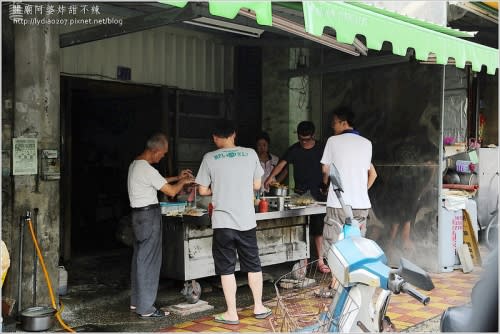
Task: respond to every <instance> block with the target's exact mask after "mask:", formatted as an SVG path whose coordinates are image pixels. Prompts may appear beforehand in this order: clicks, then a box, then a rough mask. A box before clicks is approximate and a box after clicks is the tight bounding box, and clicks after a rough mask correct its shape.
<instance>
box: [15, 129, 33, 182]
mask: <svg viewBox="0 0 500 334" xmlns="http://www.w3.org/2000/svg"><path fill="white" fill-rule="evenodd" d="M37 143H38V141H37V139H36V138H13V139H12V174H13V175H35V174H38V155H37Z"/></svg>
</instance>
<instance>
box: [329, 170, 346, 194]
mask: <svg viewBox="0 0 500 334" xmlns="http://www.w3.org/2000/svg"><path fill="white" fill-rule="evenodd" d="M329 176H330V182H331V183H332V186H333V190H337V189H338V190H340V191H342V192H343V190H342V181H340V173H339V170H338V169H337V167H335V164H333V163H332V164H330V173H329Z"/></svg>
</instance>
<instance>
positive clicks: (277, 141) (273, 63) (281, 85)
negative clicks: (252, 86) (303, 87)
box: [262, 48, 290, 156]
mask: <svg viewBox="0 0 500 334" xmlns="http://www.w3.org/2000/svg"><path fill="white" fill-rule="evenodd" d="M288 55H289V51H288V49H285V48H263V50H262V59H263V64H262V130H263V131H266V132H268V133H269V136H270V137H271V147H270V149H269V150H270V152H271V153H273V154H276V155H278V156H282V155H283V153H285V150H286V149H287V148H288V143H289V140H290V138H289V132H288V130H289V127H288V124H289V122H290V115H289V112H288V109H289V102H288V101H289V90H288V81H287V80H286V79H282V78H280V77H279V73H280V72H281V71H286V70H287V69H288Z"/></svg>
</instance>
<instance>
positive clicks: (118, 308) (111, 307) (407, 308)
mask: <svg viewBox="0 0 500 334" xmlns="http://www.w3.org/2000/svg"><path fill="white" fill-rule="evenodd" d="M130 253H131V251H130V250H129V249H122V250H117V251H114V252H110V253H109V254H107V255H105V256H102V255H100V256H99V257H97V256H96V257H93V256H85V257H80V258H78V259H75V261H73V262H72V264H71V266H69V267H68V271H69V279H68V294H67V295H66V296H63V297H61V301H62V303H63V304H64V309H63V312H62V316H63V319H64V320H65V322H66V323H67V324H68V325H69V326H71V327H73V328H75V329H76V330H77V331H94V332H155V331H162V332H174V331H191V332H200V331H203V332H210V331H226V332H232V331H241V332H243V331H245V332H248V331H251V332H260V331H270V330H271V327H270V324H269V321H268V320H256V319H254V317H253V315H252V309H251V308H249V307H250V306H251V305H252V299H251V293H250V290H249V288H248V286H246V285H243V286H241V287H239V288H238V307H240V312H239V314H240V317H241V323H240V325H238V326H231V325H221V324H219V323H216V322H214V321H213V320H212V319H213V315H214V314H216V313H220V312H223V311H224V308H225V304H224V300H223V297H222V291H221V290H220V289H219V288H218V287H217V285H218V279H217V278H212V279H205V280H201V281H200V283H201V284H202V287H203V288H204V289H205V292H204V293H203V296H202V299H203V300H206V301H208V302H209V304H210V305H213V306H214V309H213V310H210V311H206V312H202V313H196V314H194V315H189V316H184V317H180V316H177V315H170V316H168V317H167V318H165V319H158V320H152V319H148V320H144V319H140V318H138V317H137V315H135V314H134V313H132V312H130V310H129V307H128V306H129V260H130V255H131V254H130ZM292 265H293V263H286V264H281V265H276V266H270V267H265V268H264V272H265V273H266V277H267V278H268V281H266V282H265V284H264V299H265V300H266V304H267V305H269V306H270V307H271V308H275V307H276V301H275V297H276V292H275V289H274V284H273V283H272V280H276V279H278V278H279V277H280V276H281V275H282V274H284V273H286V272H289V271H290V270H291V266H292ZM480 271H481V268H475V270H474V271H473V272H472V273H469V274H464V273H462V271H461V270H455V271H454V272H451V273H440V274H431V276H432V278H433V281H434V284H435V286H436V288H435V289H434V290H433V291H431V292H430V293H428V295H429V296H430V297H431V302H430V303H429V304H428V305H427V306H423V305H421V304H419V303H418V302H416V301H414V300H413V299H412V298H410V297H408V296H406V295H404V294H402V295H394V296H393V297H392V299H391V303H390V306H389V309H388V315H389V316H390V317H391V319H392V320H393V322H394V323H395V325H396V326H397V329H398V331H407V332H436V331H439V316H440V314H441V313H442V311H443V310H444V309H446V308H447V307H448V306H451V305H461V304H465V303H467V302H468V301H469V296H470V291H471V288H472V286H473V285H474V283H475V282H476V280H477V279H478V277H479V273H480ZM238 281H239V282H240V283H244V278H243V277H239V278H238ZM182 286H183V282H179V281H172V280H166V279H163V280H161V284H160V289H159V292H158V298H157V302H158V305H159V306H167V305H173V304H178V303H181V302H184V297H183V296H182V295H181V294H180V290H181V289H182ZM51 330H52V331H58V330H60V327H59V326H58V325H57V324H56V325H55V326H54V327H53V328H52V329H51Z"/></svg>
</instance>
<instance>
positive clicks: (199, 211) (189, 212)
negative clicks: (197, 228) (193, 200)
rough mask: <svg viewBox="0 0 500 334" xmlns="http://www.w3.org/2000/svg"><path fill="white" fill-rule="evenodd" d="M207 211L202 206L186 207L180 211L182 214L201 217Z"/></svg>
mask: <svg viewBox="0 0 500 334" xmlns="http://www.w3.org/2000/svg"><path fill="white" fill-rule="evenodd" d="M207 212H208V211H207V210H205V209H202V208H186V210H184V212H183V213H182V214H183V215H184V216H195V217H201V216H203V215H204V214H206V213H207Z"/></svg>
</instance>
